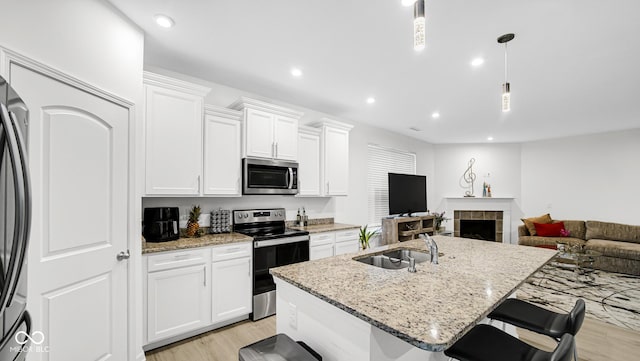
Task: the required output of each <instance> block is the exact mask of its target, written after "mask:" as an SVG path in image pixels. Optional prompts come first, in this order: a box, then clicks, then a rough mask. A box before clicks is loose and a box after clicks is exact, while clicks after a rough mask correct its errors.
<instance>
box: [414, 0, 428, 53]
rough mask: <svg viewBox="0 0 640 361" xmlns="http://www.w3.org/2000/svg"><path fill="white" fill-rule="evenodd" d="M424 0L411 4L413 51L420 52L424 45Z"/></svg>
mask: <svg viewBox="0 0 640 361" xmlns="http://www.w3.org/2000/svg"><path fill="white" fill-rule="evenodd" d="M425 37H426V36H425V20H424V0H417V1H416V2H415V3H414V4H413V49H414V50H415V51H421V50H422V49H424V45H425Z"/></svg>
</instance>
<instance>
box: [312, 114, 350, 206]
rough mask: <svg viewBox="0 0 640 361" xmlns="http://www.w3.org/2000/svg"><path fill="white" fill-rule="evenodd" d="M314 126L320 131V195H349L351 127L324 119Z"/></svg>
mask: <svg viewBox="0 0 640 361" xmlns="http://www.w3.org/2000/svg"><path fill="white" fill-rule="evenodd" d="M314 126H316V127H319V128H320V129H321V152H320V166H321V179H322V195H324V196H329V197H332V196H346V195H348V193H349V132H350V131H351V129H352V128H353V126H352V125H349V124H345V123H342V122H338V121H335V120H331V119H326V118H324V119H322V121H321V122H320V123H316V124H314Z"/></svg>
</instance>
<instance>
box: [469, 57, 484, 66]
mask: <svg viewBox="0 0 640 361" xmlns="http://www.w3.org/2000/svg"><path fill="white" fill-rule="evenodd" d="M482 64H484V59H482V58H475V59H473V60H471V65H472V66H476V67H478V66H480V65H482Z"/></svg>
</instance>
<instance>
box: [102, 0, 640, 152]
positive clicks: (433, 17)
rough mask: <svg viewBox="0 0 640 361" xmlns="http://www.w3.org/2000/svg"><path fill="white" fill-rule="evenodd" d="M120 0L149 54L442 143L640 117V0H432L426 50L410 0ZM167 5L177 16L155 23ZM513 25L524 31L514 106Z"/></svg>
mask: <svg viewBox="0 0 640 361" xmlns="http://www.w3.org/2000/svg"><path fill="white" fill-rule="evenodd" d="M110 1H111V3H113V4H114V5H115V6H116V7H117V8H118V9H120V10H121V11H122V12H123V13H124V14H125V15H126V16H128V17H129V18H130V19H131V20H132V21H133V22H135V23H136V24H138V25H139V26H140V27H141V28H142V29H143V30H144V31H145V32H146V40H145V63H146V64H148V65H153V66H159V67H162V68H166V69H169V70H173V71H176V72H180V73H184V74H188V75H191V76H195V77H198V78H202V79H206V80H209V81H212V82H216V83H220V84H224V85H228V86H231V87H235V88H239V89H243V90H246V91H249V92H253V93H257V94H261V95H263V96H265V97H269V98H273V99H277V100H280V101H283V102H287V103H291V104H296V105H299V106H302V107H307V108H310V109H314V110H317V111H321V112H325V113H328V114H331V115H334V116H336V117H339V118H342V119H348V120H355V121H358V122H363V123H367V124H370V125H373V126H377V127H381V128H385V129H389V130H392V131H395V132H399V133H402V134H406V135H409V136H412V137H416V138H419V139H422V140H425V141H428V142H431V143H473V142H486V141H487V137H488V136H493V137H494V142H522V141H530V140H537V139H547V138H555V137H562V136H570V135H577V134H588V133H598V132H604V131H612V130H622V129H630V128H639V127H640V69H639V68H638V66H639V65H640V39H638V35H640V1H638V0H613V1H602V0H562V1H559V0H536V1H531V0H484V1H471V0H426V13H427V15H426V16H427V48H426V49H425V50H424V51H422V52H421V53H417V52H415V51H414V50H413V48H412V41H413V39H412V31H413V30H412V24H413V10H412V8H408V7H403V6H401V5H400V0H320V1H308V0H307V1H305V0H136V1H132V0H110ZM158 13H162V14H166V15H169V16H171V17H172V18H173V19H174V20H175V22H176V25H175V26H174V27H173V28H172V29H169V30H166V29H161V28H159V27H157V26H156V25H155V23H154V20H153V16H154V15H155V14H158ZM505 33H515V34H516V38H515V40H513V41H512V42H510V43H509V53H508V55H509V82H510V83H511V93H512V110H511V112H509V113H506V114H503V113H502V112H501V111H500V92H501V84H502V83H503V82H504V46H503V45H500V44H498V43H497V42H496V38H497V37H498V36H500V35H502V34H505ZM477 56H482V57H483V58H484V59H485V63H484V65H483V66H481V67H479V68H473V67H471V65H470V62H471V60H472V59H473V58H474V57H477ZM293 66H297V67H300V68H301V69H302V70H303V72H304V75H303V76H302V78H300V79H295V78H293V77H292V76H291V74H290V69H291V67H293ZM369 96H374V97H375V98H376V102H375V104H373V105H369V104H367V103H366V102H365V100H366V98H367V97H369ZM434 111H438V112H440V114H441V117H440V118H439V119H437V120H434V119H432V118H431V113H432V112H434ZM410 127H415V128H418V129H420V130H421V131H420V132H415V131H412V130H409V129H408V128H410Z"/></svg>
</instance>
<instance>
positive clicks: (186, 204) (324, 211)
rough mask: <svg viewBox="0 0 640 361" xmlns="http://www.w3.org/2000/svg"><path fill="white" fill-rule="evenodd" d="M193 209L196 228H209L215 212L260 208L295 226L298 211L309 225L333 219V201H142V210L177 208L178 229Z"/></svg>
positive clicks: (261, 198)
mask: <svg viewBox="0 0 640 361" xmlns="http://www.w3.org/2000/svg"><path fill="white" fill-rule="evenodd" d="M193 205H200V207H201V209H202V214H201V216H200V226H202V227H209V224H210V223H209V222H210V220H209V213H210V212H211V211H213V210H217V209H228V210H231V211H233V210H240V209H262V208H284V209H285V210H286V212H287V216H286V219H287V220H288V221H292V222H293V223H295V220H296V214H297V213H298V208H299V209H300V211H302V208H303V207H304V209H305V210H306V214H307V216H308V217H309V221H310V222H311V221H314V222H315V221H316V220H318V219H333V217H334V215H335V200H334V199H333V198H327V197H324V198H312V197H294V196H273V195H268V196H243V197H232V198H210V197H188V198H182V197H143V198H142V209H143V210H144V208H146V207H178V208H179V212H180V228H186V226H187V219H188V216H189V209H190V208H191V207H192V206H193Z"/></svg>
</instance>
